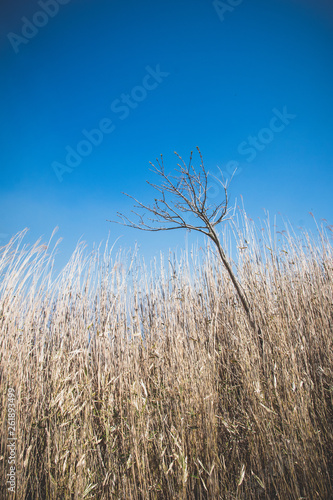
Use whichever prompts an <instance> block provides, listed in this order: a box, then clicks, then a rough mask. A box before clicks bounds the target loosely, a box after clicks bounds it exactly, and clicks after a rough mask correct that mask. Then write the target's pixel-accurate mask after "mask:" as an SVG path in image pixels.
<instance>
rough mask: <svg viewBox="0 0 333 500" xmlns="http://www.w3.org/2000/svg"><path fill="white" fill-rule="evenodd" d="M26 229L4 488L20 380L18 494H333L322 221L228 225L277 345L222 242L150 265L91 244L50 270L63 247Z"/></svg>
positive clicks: (14, 294) (5, 267)
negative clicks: (28, 243)
mask: <svg viewBox="0 0 333 500" xmlns="http://www.w3.org/2000/svg"><path fill="white" fill-rule="evenodd" d="M22 237H23V235H20V236H18V237H17V238H16V239H14V240H12V241H11V242H10V243H9V244H8V245H7V246H6V247H4V248H2V249H1V254H0V276H1V278H0V328H1V336H0V380H1V409H0V423H1V452H0V455H1V461H0V473H1V484H2V485H3V487H2V492H3V493H2V496H3V498H13V495H11V496H9V494H8V492H7V489H6V488H5V487H4V485H5V483H6V474H8V467H9V466H8V448H7V443H8V432H7V430H8V422H7V420H8V415H7V398H8V389H9V388H14V390H15V394H16V435H17V442H16V446H17V447H16V498H17V499H41V500H45V499H48V498H50V499H62V500H63V499H79V500H81V499H85V498H86V499H88V498H97V499H113V498H114V499H124V500H128V499H161V500H162V499H163V500H167V499H170V500H171V499H193V500H194V499H251V500H252V499H273V498H278V499H281V500H285V499H295V500H296V499H297V500H300V499H307V500H312V499H316V498H318V499H330V498H332V455H333V453H332V452H333V406H332V389H333V383H332V379H333V377H332V367H333V346H332V343H333V336H332V332H333V327H332V324H333V307H332V304H333V300H332V299H333V297H332V295H333V292H332V275H333V274H332V273H333V260H332V248H331V244H330V242H329V239H328V237H327V234H326V233H325V231H324V230H320V234H319V239H318V240H316V242H315V241H314V240H313V239H311V238H310V237H309V236H307V235H306V234H305V235H304V236H303V239H302V241H300V240H299V239H297V237H296V235H293V234H290V233H289V232H288V231H287V232H282V233H276V234H273V236H271V234H270V229H269V227H268V226H267V227H266V229H265V230H263V231H261V230H260V228H259V229H257V230H256V229H255V227H254V225H253V223H252V222H251V221H250V220H249V219H248V218H246V216H244V218H243V219H242V220H240V221H239V222H237V219H236V221H235V222H234V223H233V225H230V226H229V229H228V228H226V230H225V236H224V238H225V241H226V245H224V248H229V244H228V242H229V240H230V239H233V241H234V242H236V243H235V244H234V247H233V248H234V252H235V253H238V263H237V271H236V268H234V269H235V272H236V273H237V279H238V280H239V282H240V283H241V286H242V289H243V290H244V291H245V292H246V296H247V298H248V300H249V301H251V305H253V307H252V311H253V315H254V320H255V322H256V324H258V325H259V326H260V328H261V331H262V335H263V339H264V344H263V345H264V357H263V356H261V353H260V349H259V346H258V342H257V339H256V338H255V336H254V335H253V329H252V328H251V325H250V324H249V322H248V318H247V315H246V312H245V311H244V309H243V307H242V305H241V303H240V299H239V297H238V295H237V293H236V291H235V288H234V286H233V285H232V283H231V281H230V276H229V275H228V273H227V271H226V269H225V268H224V267H223V265H222V263H221V260H220V259H219V258H218V256H215V254H214V251H213V250H212V249H211V248H209V247H208V246H207V247H206V248H205V249H204V251H203V252H201V251H200V250H193V251H192V252H191V254H190V255H185V254H184V255H181V256H178V257H177V256H175V255H169V256H168V257H167V258H165V259H162V260H161V263H158V264H157V263H156V262H155V263H152V265H151V268H150V270H147V269H146V268H145V266H144V265H143V264H142V262H141V261H140V259H139V258H136V257H133V258H132V259H131V258H130V257H129V256H128V255H124V254H119V255H117V256H116V257H115V258H113V256H112V255H110V252H109V250H108V249H107V248H106V249H105V252H104V253H101V252H100V251H99V252H97V253H95V254H92V255H90V256H88V257H85V254H84V252H83V249H82V247H78V248H77V249H76V252H75V254H74V255H73V258H72V260H71V261H70V262H69V264H68V266H67V268H66V269H65V270H64V272H63V274H62V275H61V276H60V277H59V278H58V279H56V280H53V278H52V276H51V270H50V260H49V257H47V252H48V251H49V249H50V246H49V245H47V248H45V247H43V246H42V245H41V243H40V242H37V244H36V245H35V246H34V247H32V248H26V247H22ZM222 237H223V236H222ZM236 249H237V251H236ZM228 258H229V261H230V262H232V259H231V255H229V257H228ZM263 364H264V365H265V366H264V370H263V369H262V368H263V366H262V365H263Z"/></svg>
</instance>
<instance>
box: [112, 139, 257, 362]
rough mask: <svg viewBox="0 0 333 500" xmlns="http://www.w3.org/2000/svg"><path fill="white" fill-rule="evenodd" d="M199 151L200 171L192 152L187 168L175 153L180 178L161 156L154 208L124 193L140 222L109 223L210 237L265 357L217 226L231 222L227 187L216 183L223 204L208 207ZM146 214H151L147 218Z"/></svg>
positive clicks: (204, 170) (155, 170) (154, 169)
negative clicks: (170, 171)
mask: <svg viewBox="0 0 333 500" xmlns="http://www.w3.org/2000/svg"><path fill="white" fill-rule="evenodd" d="M197 150H198V153H199V156H200V167H199V169H197V170H196V169H195V168H194V166H193V164H192V157H193V152H191V155H190V160H189V164H188V165H186V163H185V162H184V160H183V159H182V157H181V156H179V154H178V153H176V152H175V154H176V155H177V157H178V159H179V160H180V163H178V164H177V166H178V169H176V172H177V175H170V174H167V173H166V172H165V169H164V163H163V156H162V155H161V158H160V159H158V158H157V159H156V161H157V166H155V165H154V164H153V163H151V162H150V164H151V166H152V167H153V168H152V169H151V170H152V171H153V172H155V173H156V174H157V175H158V176H159V177H161V178H162V182H161V184H160V185H157V184H153V183H151V182H149V181H146V182H147V183H148V184H149V185H150V186H151V187H153V188H154V189H155V190H156V191H157V192H158V193H159V195H158V196H159V198H155V201H154V204H153V205H144V204H143V203H141V202H140V201H138V200H137V199H136V198H134V197H133V196H130V195H128V194H127V193H123V194H125V195H126V196H128V197H129V198H131V199H132V200H134V201H135V203H136V205H134V208H136V209H139V210H141V213H138V212H136V211H134V210H132V213H133V214H134V215H135V216H136V217H137V222H135V221H134V220H132V219H129V218H128V217H126V216H125V215H124V214H122V213H120V212H117V216H118V217H119V218H120V219H121V221H109V222H115V223H117V224H121V225H123V226H126V227H133V228H135V229H140V230H141V231H170V230H173V229H187V230H193V231H199V232H200V233H203V234H205V235H206V236H208V238H210V239H211V240H212V241H213V242H214V244H215V246H216V248H217V251H218V254H219V256H220V258H221V261H222V263H223V265H224V267H225V268H226V270H227V272H228V274H229V276H230V279H231V281H232V283H233V285H234V287H235V290H236V292H237V295H238V297H239V299H240V301H241V303H242V306H243V308H244V311H245V313H246V315H247V318H248V321H249V323H250V325H251V328H252V329H253V330H254V332H255V333H256V334H257V336H258V341H259V348H260V351H261V354H262V351H263V339H262V334H261V330H260V328H259V327H257V325H256V323H255V320H254V318H253V314H252V310H251V307H250V304H249V301H248V298H247V296H246V293H245V291H244V290H243V289H242V287H241V285H240V283H239V281H238V279H237V278H236V276H235V274H234V272H233V270H232V267H231V265H230V263H229V261H228V259H227V256H226V254H225V252H224V250H223V248H222V245H221V242H220V239H219V237H218V235H217V232H216V230H215V228H216V226H217V225H218V224H220V223H221V222H222V221H227V220H230V218H231V217H230V208H229V207H228V192H227V188H228V183H226V182H223V180H222V181H221V180H219V179H217V181H218V182H219V183H220V184H221V186H222V187H223V191H224V200H223V201H222V202H221V203H218V204H211V203H209V202H208V191H209V186H208V174H209V172H207V171H206V169H205V166H204V163H203V158H202V155H201V152H200V149H199V148H198V147H197ZM222 179H223V176H222ZM230 180H231V179H230ZM229 183H230V181H229ZM146 213H148V216H147V215H146ZM189 214H193V215H194V216H195V218H196V219H197V224H190V223H189V222H188V215H189Z"/></svg>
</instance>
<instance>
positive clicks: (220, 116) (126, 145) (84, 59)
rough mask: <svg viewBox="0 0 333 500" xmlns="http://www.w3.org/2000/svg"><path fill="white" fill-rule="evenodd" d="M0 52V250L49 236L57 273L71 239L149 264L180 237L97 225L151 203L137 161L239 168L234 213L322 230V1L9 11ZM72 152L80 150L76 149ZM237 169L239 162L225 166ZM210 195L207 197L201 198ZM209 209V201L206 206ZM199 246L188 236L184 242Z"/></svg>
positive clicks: (12, 1) (328, 173)
mask: <svg viewBox="0 0 333 500" xmlns="http://www.w3.org/2000/svg"><path fill="white" fill-rule="evenodd" d="M1 10H2V13H1V20H0V31H1V44H0V61H1V72H0V99H1V117H2V120H1V122H0V134H1V149H0V165H1V184H0V238H1V241H0V245H3V244H5V243H6V242H7V241H8V240H9V238H10V236H12V235H14V234H16V233H17V232H18V231H20V230H22V229H24V228H25V227H28V228H30V231H29V233H28V235H27V237H26V238H25V239H26V241H31V242H34V241H35V240H36V239H37V238H38V237H39V236H43V239H44V240H48V238H49V237H50V235H51V233H52V231H53V229H54V228H55V227H56V226H59V231H58V233H57V237H62V238H63V241H62V243H61V245H60V247H59V255H58V258H57V268H59V269H60V268H61V267H62V266H63V265H64V264H65V263H66V262H67V260H68V258H69V256H70V255H71V253H72V252H73V250H74V247H75V245H76V243H77V241H78V240H79V239H80V238H81V239H83V240H84V241H86V242H87V244H88V248H89V249H91V248H92V245H93V243H94V242H96V243H97V244H98V243H99V242H101V241H102V240H104V241H105V239H106V238H107V237H108V236H109V241H110V243H113V242H114V241H116V240H117V238H119V237H120V239H119V240H118V241H117V244H116V248H119V247H123V248H124V247H125V248H133V247H134V245H135V242H137V243H138V244H139V246H140V253H141V254H142V255H144V256H145V257H146V258H147V259H150V258H151V257H152V256H153V255H157V254H158V252H159V250H163V251H164V252H165V251H167V249H168V248H172V249H173V248H176V247H178V248H182V247H184V245H185V238H186V236H185V234H183V233H182V232H181V231H175V232H174V233H172V232H166V233H145V232H140V231H135V230H134V229H129V228H123V227H121V226H119V225H115V224H110V223H109V222H106V219H114V218H115V216H116V212H117V211H123V212H125V213H127V214H128V213H129V212H130V210H131V208H132V205H131V201H130V200H129V199H128V198H126V197H124V196H123V195H122V194H121V192H122V191H125V192H127V193H130V194H132V195H133V196H135V197H137V198H139V199H141V200H143V201H144V202H149V201H150V200H151V199H152V198H154V193H153V192H151V190H150V188H148V186H147V185H146V183H145V180H146V179H149V180H151V181H153V180H154V176H153V174H152V173H151V172H150V171H149V168H150V165H149V161H152V162H154V160H155V158H156V157H158V156H159V155H160V154H161V153H162V154H163V156H164V159H165V165H166V168H167V170H169V171H170V172H171V171H172V170H173V168H174V167H175V166H176V163H177V162H176V158H175V157H174V153H173V152H174V151H177V152H178V153H179V154H180V155H182V156H183V157H184V159H185V160H186V161H187V159H188V158H189V154H190V151H191V150H194V149H195V147H196V146H199V147H200V149H201V152H202V154H203V157H204V161H205V165H206V168H207V169H208V170H209V171H210V172H212V173H213V174H215V175H216V174H217V173H218V169H217V166H219V167H220V168H221V169H222V170H223V171H224V172H225V173H226V174H228V171H229V172H230V171H231V170H232V168H233V167H234V166H235V165H237V166H238V175H236V176H235V177H234V179H233V181H232V184H231V186H230V196H231V200H232V201H234V200H235V199H236V198H237V200H240V195H242V196H243V198H244V204H245V208H246V210H247V212H248V213H249V215H250V216H251V217H252V218H254V219H256V218H257V217H264V213H263V210H262V209H263V208H265V209H266V210H268V211H269V213H270V214H271V216H273V215H274V214H277V213H278V212H281V213H282V214H283V216H284V217H285V218H288V219H289V220H290V221H291V222H292V223H293V224H295V227H296V226H298V225H303V226H305V227H309V228H310V229H312V219H311V217H310V215H309V214H308V212H309V211H312V212H313V213H314V215H315V216H316V218H317V219H318V220H320V218H326V219H327V220H328V221H329V223H332V221H333V210H332V203H331V193H332V184H333V182H332V180H333V179H332V167H333V140H332V130H333V113H332V110H333V91H332V89H333V64H332V49H333V30H332V27H333V6H332V5H331V3H330V2H329V1H326V0H288V1H287V0H279V1H277V0H253V1H249V0H243V1H242V0H226V1H225V2H222V1H219V2H211V1H203V0H191V1H185V0H184V1H180V0H177V1H174V0H168V1H159V2H156V1H143V2H134V1H131V0H129V1H127V2H122V1H120V0H113V1H106V0H80V1H79V0H39V1H34V0H31V1H30V2H29V3H28V2H25V1H23V0H20V1H19V0H6V1H3V2H2V7H1ZM82 141H83V142H82ZM235 162H236V163H235ZM212 192H213V191H212ZM215 193H216V196H215V198H214V199H212V202H214V201H216V200H218V196H219V193H218V192H217V191H215ZM197 238H199V239H198V241H201V240H200V236H199V237H197V236H195V235H192V236H191V241H196V240H197Z"/></svg>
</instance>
